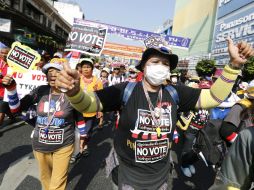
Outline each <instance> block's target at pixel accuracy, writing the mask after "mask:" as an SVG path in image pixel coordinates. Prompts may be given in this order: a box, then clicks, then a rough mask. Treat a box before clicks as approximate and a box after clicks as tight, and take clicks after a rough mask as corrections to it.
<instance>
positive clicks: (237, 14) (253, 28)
mask: <svg viewBox="0 0 254 190" xmlns="http://www.w3.org/2000/svg"><path fill="white" fill-rule="evenodd" d="M227 37H230V38H231V39H233V41H234V42H235V43H236V42H238V41H241V40H244V41H247V42H248V43H250V44H252V46H253V45H254V1H253V0H219V2H218V6H217V19H216V24H215V31H214V41H213V46H212V55H213V57H214V59H215V60H216V62H217V64H218V65H225V64H226V63H228V61H229V56H228V52H227V42H226V38H227Z"/></svg>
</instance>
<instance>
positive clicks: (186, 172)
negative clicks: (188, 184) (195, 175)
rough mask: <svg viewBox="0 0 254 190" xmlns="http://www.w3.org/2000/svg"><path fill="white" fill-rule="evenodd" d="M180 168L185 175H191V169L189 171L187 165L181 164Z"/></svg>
mask: <svg viewBox="0 0 254 190" xmlns="http://www.w3.org/2000/svg"><path fill="white" fill-rule="evenodd" d="M181 170H182V172H183V174H184V175H185V176H186V177H192V174H191V171H190V168H189V167H186V168H183V167H182V166H181Z"/></svg>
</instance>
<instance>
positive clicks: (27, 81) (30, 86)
mask: <svg viewBox="0 0 254 190" xmlns="http://www.w3.org/2000/svg"><path fill="white" fill-rule="evenodd" d="M9 70H11V68H8V72H7V73H12V74H11V76H12V77H13V78H14V79H15V81H16V84H17V92H18V96H19V98H20V99H21V98H23V97H24V96H25V95H27V94H29V93H30V92H31V91H32V90H34V89H35V88H37V87H38V86H41V85H46V84H48V82H47V76H46V75H45V74H44V73H43V72H41V71H38V70H31V71H29V72H26V73H21V72H15V71H9ZM4 101H6V102H8V98H7V93H4Z"/></svg>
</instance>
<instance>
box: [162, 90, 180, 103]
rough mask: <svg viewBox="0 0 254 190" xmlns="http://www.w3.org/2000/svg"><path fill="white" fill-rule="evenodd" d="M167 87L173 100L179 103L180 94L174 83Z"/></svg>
mask: <svg viewBox="0 0 254 190" xmlns="http://www.w3.org/2000/svg"><path fill="white" fill-rule="evenodd" d="M165 89H166V90H167V91H168V93H169V94H170V96H171V97H172V99H173V101H174V102H175V103H176V105H178V104H179V96H178V93H177V91H176V89H175V88H174V87H173V86H172V85H168V86H166V87H165Z"/></svg>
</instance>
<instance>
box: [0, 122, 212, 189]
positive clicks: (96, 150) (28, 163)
mask: <svg viewBox="0 0 254 190" xmlns="http://www.w3.org/2000/svg"><path fill="white" fill-rule="evenodd" d="M31 131H32V127H31V126H29V125H27V124H25V123H21V124H19V123H15V124H9V123H8V121H5V124H4V126H1V127H0V190H41V185H40V181H39V176H38V165H37V163H36V160H35V159H34V157H33V153H32V147H31V139H30V134H31ZM111 136H112V128H111V127H110V126H107V127H104V128H103V130H100V131H98V130H97V129H96V128H95V129H94V133H93V137H92V139H91V141H90V144H89V146H90V150H91V152H90V155H89V156H87V157H83V158H81V159H80V160H79V162H77V163H76V164H74V165H71V166H70V171H69V176H68V186H67V190H74V189H75V190H84V189H88V190H102V189H103V190H111V189H112V182H111V178H106V176H105V158H106V157H107V155H108V154H109V151H110V149H111V146H112V140H111ZM173 149H174V150H176V151H173V159H174V161H175V170H174V172H173V176H172V177H171V178H170V181H171V183H172V188H171V189H173V190H189V189H195V190H207V189H208V188H209V186H211V184H212V183H213V178H214V172H213V171H212V169H211V168H207V167H206V166H205V164H203V162H201V161H199V162H198V163H196V164H195V166H196V170H197V174H195V175H194V176H193V177H192V178H187V177H184V176H183V175H182V174H181V172H180V171H179V166H178V165H177V163H178V161H177V160H178V156H177V155H178V154H177V152H179V150H181V143H179V144H178V145H177V146H175V147H174V148H173Z"/></svg>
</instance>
